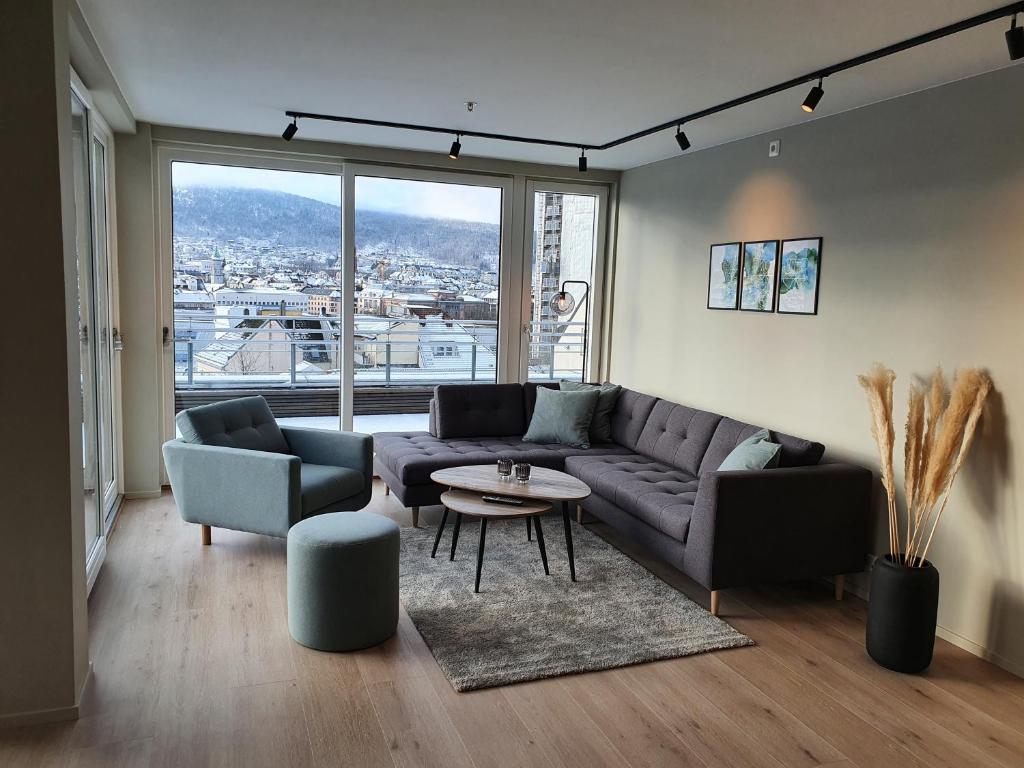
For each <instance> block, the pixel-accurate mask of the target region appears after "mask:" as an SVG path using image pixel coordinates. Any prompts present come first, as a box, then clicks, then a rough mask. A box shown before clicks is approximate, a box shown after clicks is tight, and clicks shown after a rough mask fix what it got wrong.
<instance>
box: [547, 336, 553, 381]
mask: <svg viewBox="0 0 1024 768" xmlns="http://www.w3.org/2000/svg"><path fill="white" fill-rule="evenodd" d="M549 346H550V347H551V363H550V364H549V365H548V378H549V379H551V380H552V381H554V380H555V345H554V344H551V345H549Z"/></svg>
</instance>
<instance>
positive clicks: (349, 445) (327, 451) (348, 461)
mask: <svg viewBox="0 0 1024 768" xmlns="http://www.w3.org/2000/svg"><path fill="white" fill-rule="evenodd" d="M281 432H283V433H284V439H285V440H287V441H288V445H289V447H290V448H291V449H292V453H293V454H295V455H296V456H298V457H299V458H300V459H302V460H303V461H304V462H306V463H307V464H326V465H327V466H330V467H347V468H348V469H354V470H356V471H357V472H361V473H362V474H363V477H366V478H371V477H373V436H372V435H364V434H363V433H361V432H340V431H335V430H329V429H303V428H300V427H281Z"/></svg>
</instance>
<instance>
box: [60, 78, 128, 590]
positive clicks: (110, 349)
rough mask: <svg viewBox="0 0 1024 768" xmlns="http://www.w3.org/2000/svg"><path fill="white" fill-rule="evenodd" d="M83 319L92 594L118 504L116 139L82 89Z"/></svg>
mask: <svg viewBox="0 0 1024 768" xmlns="http://www.w3.org/2000/svg"><path fill="white" fill-rule="evenodd" d="M71 145H72V153H73V154H72V160H73V171H74V199H75V249H76V255H77V260H76V263H77V288H78V290H77V312H78V340H79V360H80V365H81V371H80V381H81V406H82V437H81V439H82V469H83V474H84V499H85V554H86V569H87V574H86V575H87V583H88V584H89V586H90V587H91V586H92V584H93V582H94V581H95V579H96V575H97V573H98V571H99V567H100V565H101V564H102V562H103V557H104V554H105V552H106V546H105V537H106V531H107V527H108V525H109V524H110V523H111V522H112V520H113V515H114V513H115V511H116V508H117V503H118V493H119V491H118V489H119V462H118V454H117V445H118V440H117V434H118V425H117V421H116V415H117V411H116V408H115V393H116V383H115V372H116V364H115V357H114V355H115V352H116V351H117V349H118V348H119V346H120V343H119V340H118V339H117V338H116V333H117V331H116V327H115V325H114V318H115V311H116V307H115V305H114V301H113V289H112V282H113V272H114V270H113V265H112V261H111V259H112V251H111V231H110V216H109V213H110V195H109V193H110V175H111V174H110V167H109V147H110V146H111V133H110V131H109V129H107V127H106V126H105V124H104V123H103V121H102V119H101V118H100V117H99V115H98V114H96V113H95V112H94V111H93V110H92V109H91V108H90V106H89V103H88V95H87V93H86V92H85V90H84V89H83V88H81V87H80V86H79V87H75V88H73V90H72V93H71Z"/></svg>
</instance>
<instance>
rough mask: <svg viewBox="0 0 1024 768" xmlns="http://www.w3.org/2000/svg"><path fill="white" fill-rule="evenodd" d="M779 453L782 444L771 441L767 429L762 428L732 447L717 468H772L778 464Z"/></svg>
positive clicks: (731, 469) (721, 469)
mask: <svg viewBox="0 0 1024 768" xmlns="http://www.w3.org/2000/svg"><path fill="white" fill-rule="evenodd" d="M781 453H782V446H781V445H779V444H778V443H773V442H771V433H770V432H769V431H768V430H767V429H762V430H761V431H760V432H756V433H754V434H753V435H751V436H750V437H748V438H747V439H746V440H744V441H743V442H742V443H740V444H739V445H737V446H736V447H735V448H733V449H732V451H731V452H730V453H729V455H728V456H726V457H725V461H723V462H722V464H721V466H719V467H718V469H719V470H720V471H734V470H739V469H772V468H774V467H777V466H779V457H780V455H781Z"/></svg>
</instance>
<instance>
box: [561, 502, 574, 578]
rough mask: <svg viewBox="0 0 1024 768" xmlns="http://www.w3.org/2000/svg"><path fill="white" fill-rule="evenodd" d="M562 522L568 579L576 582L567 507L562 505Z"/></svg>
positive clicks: (570, 525) (564, 504)
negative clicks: (567, 559) (567, 555)
mask: <svg viewBox="0 0 1024 768" xmlns="http://www.w3.org/2000/svg"><path fill="white" fill-rule="evenodd" d="M562 522H563V523H565V549H566V551H567V552H568V553H569V577H570V578H571V579H572V580H573V581H576V558H575V557H574V556H573V553H572V523H570V522H569V505H568V504H566V503H565V502H563V503H562Z"/></svg>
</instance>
